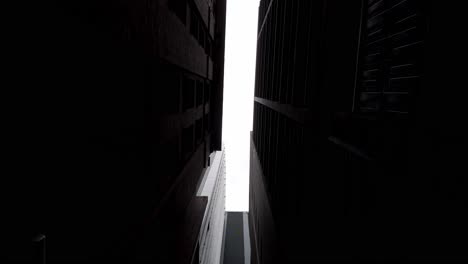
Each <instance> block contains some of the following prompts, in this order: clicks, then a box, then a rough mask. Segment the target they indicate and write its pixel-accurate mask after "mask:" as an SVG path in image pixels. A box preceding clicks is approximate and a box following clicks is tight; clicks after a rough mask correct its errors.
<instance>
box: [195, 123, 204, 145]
mask: <svg viewBox="0 0 468 264" xmlns="http://www.w3.org/2000/svg"><path fill="white" fill-rule="evenodd" d="M202 137H203V123H202V119H201V118H200V119H198V120H197V121H196V122H195V138H196V141H197V144H199V143H200V142H201V141H202Z"/></svg>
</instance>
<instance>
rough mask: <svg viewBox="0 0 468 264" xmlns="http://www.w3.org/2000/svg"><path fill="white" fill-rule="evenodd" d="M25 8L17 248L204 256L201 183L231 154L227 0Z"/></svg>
mask: <svg viewBox="0 0 468 264" xmlns="http://www.w3.org/2000/svg"><path fill="white" fill-rule="evenodd" d="M39 5H40V6H39ZM19 11H20V12H18V14H15V17H16V18H15V19H17V20H18V21H16V20H15V21H14V22H13V23H12V24H14V28H13V30H12V31H14V32H16V33H17V34H15V36H14V37H11V38H9V40H13V41H14V42H15V47H14V48H13V49H11V51H12V52H11V53H12V54H14V59H12V64H11V65H12V67H11V70H12V72H13V74H11V75H10V77H12V79H13V80H14V82H13V83H15V88H13V89H10V93H9V95H8V97H9V98H10V99H9V101H10V103H9V104H11V107H14V108H11V109H16V108H18V109H21V110H19V111H16V110H15V111H12V112H11V114H10V116H11V121H12V122H11V123H8V125H7V126H8V127H10V128H11V129H10V131H11V133H10V134H9V135H10V137H9V139H11V142H12V144H8V148H7V151H8V152H9V153H11V155H9V159H8V160H7V163H9V164H11V165H12V169H14V168H16V169H14V171H16V172H15V175H16V176H12V177H8V181H9V182H8V184H7V186H9V191H8V192H6V193H4V194H6V195H7V197H8V201H9V202H8V207H6V210H5V212H4V213H5V216H6V217H5V219H6V221H7V222H8V224H6V225H5V226H8V228H7V230H5V232H4V234H5V239H4V242H3V243H5V246H3V244H2V248H4V249H6V252H7V254H6V255H7V256H8V257H9V258H10V259H12V260H21V259H23V260H28V259H38V258H37V257H38V256H37V254H39V255H41V256H39V258H42V257H43V255H44V252H45V254H46V260H47V263H65V262H70V261H72V262H73V261H75V262H77V263H78V262H80V263H81V262H88V261H93V262H94V261H98V262H102V263H108V262H119V263H125V262H128V263H138V262H148V263H149V262H151V263H175V262H180V263H192V262H193V260H194V258H195V257H194V256H195V255H196V254H195V251H196V249H197V245H198V235H199V231H200V228H201V225H202V221H203V216H204V214H205V210H206V208H207V202H208V201H207V199H205V198H202V197H197V196H196V192H197V187H198V185H199V184H200V181H201V179H202V173H203V170H204V169H205V168H207V166H208V163H209V155H210V153H213V152H215V151H217V150H221V118H222V100H223V72H224V35H225V14H226V1H225V0H144V1H127V0H123V1H108V0H98V1H86V0H85V1H74V2H69V1H68V2H67V1H65V2H60V1H54V3H49V2H45V3H41V4H37V5H35V6H34V7H33V6H26V4H25V6H24V7H21V8H20V9H19ZM13 65H16V66H14V67H13ZM20 175H22V176H20ZM2 200H5V199H2ZM5 201H6V200H5ZM45 240H46V241H47V243H44V241H45ZM41 241H42V242H41ZM45 244H47V247H46V248H45V246H44V245H45ZM44 248H45V251H44ZM34 252H36V253H37V254H36V253H34Z"/></svg>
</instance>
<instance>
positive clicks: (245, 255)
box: [220, 212, 250, 264]
mask: <svg viewBox="0 0 468 264" xmlns="http://www.w3.org/2000/svg"><path fill="white" fill-rule="evenodd" d="M225 221H226V224H225V232H224V240H223V254H222V259H221V262H220V263H221V264H250V233H249V222H248V212H226V218H225Z"/></svg>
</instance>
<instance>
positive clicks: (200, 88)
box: [196, 81, 203, 106]
mask: <svg viewBox="0 0 468 264" xmlns="http://www.w3.org/2000/svg"><path fill="white" fill-rule="evenodd" d="M196 84H197V88H196V92H197V106H199V105H201V104H202V103H203V82H202V81H197V82H196Z"/></svg>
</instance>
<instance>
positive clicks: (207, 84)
mask: <svg viewBox="0 0 468 264" xmlns="http://www.w3.org/2000/svg"><path fill="white" fill-rule="evenodd" d="M210 86H211V85H210V82H209V81H206V82H205V87H204V90H205V91H204V96H205V104H207V103H208V102H209V101H210Z"/></svg>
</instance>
